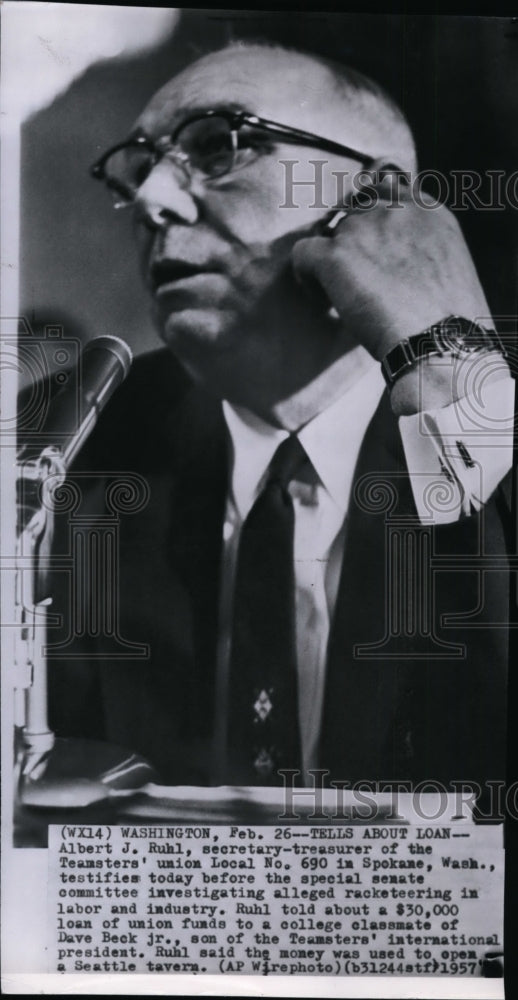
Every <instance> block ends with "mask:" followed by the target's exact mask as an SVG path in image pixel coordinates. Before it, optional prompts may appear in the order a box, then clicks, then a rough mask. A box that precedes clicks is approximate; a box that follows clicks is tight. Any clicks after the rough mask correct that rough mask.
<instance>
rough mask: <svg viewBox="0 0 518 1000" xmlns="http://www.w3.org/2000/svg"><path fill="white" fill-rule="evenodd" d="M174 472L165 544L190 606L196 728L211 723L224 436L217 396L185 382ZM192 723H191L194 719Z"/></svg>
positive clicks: (223, 495) (225, 457)
mask: <svg viewBox="0 0 518 1000" xmlns="http://www.w3.org/2000/svg"><path fill="white" fill-rule="evenodd" d="M172 433H173V434H174V438H175V446H174V455H175V476H174V486H173V497H172V522H171V550H172V557H173V560H174V564H175V567H176V569H177V572H178V573H179V575H180V578H181V580H182V582H183V584H184V586H185V588H186V589H187V591H188V594H189V597H190V606H191V609H192V623H191V626H192V629H191V635H192V644H193V660H192V670H193V676H192V677H191V681H192V684H193V685H196V687H197V690H198V695H199V717H198V719H197V720H196V728H197V729H199V731H200V733H202V734H203V735H209V734H210V732H211V729H212V724H213V705H214V691H215V672H216V671H215V664H216V641H217V626H218V609H219V584H220V573H221V555H222V525H223V518H224V512H225V501H226V492H227V476H228V472H227V470H228V442H227V431H226V424H225V421H224V417H223V412H222V407H221V404H220V402H219V401H218V400H216V399H214V398H212V397H210V396H209V395H207V394H206V393H204V392H201V391H199V390H198V389H197V388H191V389H190V390H189V391H188V393H187V395H186V398H185V400H184V403H183V406H182V408H181V413H180V416H179V418H178V415H176V417H175V423H174V428H172ZM192 721H193V725H194V724H195V720H192Z"/></svg>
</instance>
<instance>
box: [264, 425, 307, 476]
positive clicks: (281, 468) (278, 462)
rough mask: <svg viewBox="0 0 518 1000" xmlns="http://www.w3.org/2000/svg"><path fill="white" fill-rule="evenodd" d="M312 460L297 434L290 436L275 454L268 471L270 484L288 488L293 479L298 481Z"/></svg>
mask: <svg viewBox="0 0 518 1000" xmlns="http://www.w3.org/2000/svg"><path fill="white" fill-rule="evenodd" d="M310 465H311V463H310V460H309V458H308V456H307V453H306V451H305V450H304V448H303V446H302V445H301V443H300V441H299V439H298V437H297V435H296V434H290V436H289V437H288V438H286V440H285V441H283V442H282V444H280V445H279V447H278V448H277V451H276V452H275V454H274V456H273V458H272V460H271V462H270V466H269V470H268V482H269V483H272V482H273V483H280V485H281V486H282V487H286V486H287V485H288V483H290V482H291V480H292V479H297V478H298V475H300V473H301V472H302V469H303V468H304V467H308V466H310Z"/></svg>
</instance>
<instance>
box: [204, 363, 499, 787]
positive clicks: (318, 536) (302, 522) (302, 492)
mask: <svg viewBox="0 0 518 1000" xmlns="http://www.w3.org/2000/svg"><path fill="white" fill-rule="evenodd" d="M384 387H385V383H384V380H383V376H382V373H381V369H380V367H379V365H378V364H377V363H376V362H374V361H373V364H372V366H371V367H370V368H369V369H368V370H367V371H366V373H364V374H363V376H362V377H361V378H359V380H358V381H357V382H356V383H355V384H354V385H353V386H352V387H351V388H350V389H348V390H347V391H346V392H345V393H344V394H343V396H341V397H340V398H339V399H338V400H336V401H335V402H334V403H332V404H331V405H330V406H329V407H328V408H327V409H325V410H323V411H322V412H321V413H319V414H318V415H317V416H316V417H314V419H313V420H311V421H310V422H309V423H308V424H306V425H305V426H304V427H303V428H302V429H301V430H300V431H299V432H298V437H299V439H300V441H301V443H302V445H303V446H304V448H305V450H306V452H307V455H308V457H309V459H310V461H311V463H312V465H313V467H314V469H315V471H316V473H317V476H318V479H319V481H318V483H317V484H315V485H308V484H307V483H297V482H296V481H295V482H292V483H291V484H290V487H289V489H290V493H291V495H292V498H293V505H294V513H295V529H294V562H295V567H294V568H295V590H296V592H295V602H296V648H297V669H298V698H299V704H298V710H299V722H300V732H301V742H302V756H303V768H304V771H305V772H307V770H308V769H309V768H315V767H318V743H319V738H320V727H321V718H322V707H323V698H324V687H325V685H324V681H325V669H326V659H327V643H328V638H329V627H330V621H331V619H332V615H333V611H334V607H335V602H336V597H337V591H338V583H339V577H340V570H341V564H342V557H343V543H344V533H345V519H346V516H347V510H348V505H349V498H350V494H351V486H352V481H353V474H354V469H355V466H356V462H357V459H358V455H359V451H360V447H361V444H362V442H363V439H364V436H365V432H366V430H367V426H368V424H369V423H370V421H371V419H372V417H373V415H374V412H375V410H376V408H377V406H378V403H379V401H380V398H381V395H382V392H383V389H384ZM513 406H514V381H513V380H512V379H511V378H509V377H506V378H503V379H502V380H501V381H499V382H498V383H493V384H492V385H491V386H487V387H486V391H485V394H484V399H483V407H482V409H481V402H480V400H479V399H477V405H476V407H475V405H474V403H473V402H472V403H471V405H468V404H467V403H466V401H464V404H462V401H460V402H459V403H454V404H452V405H451V406H448V407H444V408H443V409H441V410H436V411H434V412H430V413H417V414H413V415H412V416H407V417H401V418H400V422H399V426H400V431H401V436H402V440H403V447H404V450H405V457H406V461H407V467H408V469H409V472H410V479H411V483H412V489H413V493H414V498H415V502H416V506H417V510H418V513H419V517H420V519H421V521H422V522H423V523H445V522H448V521H453V520H456V519H457V518H458V517H459V516H460V515H461V514H462V513H470V512H472V511H473V510H477V509H479V508H480V506H481V505H482V503H484V502H485V500H487V499H488V497H489V496H490V494H491V493H492V492H493V490H494V488H495V487H496V486H497V484H498V482H499V481H500V480H501V479H502V478H503V476H504V475H505V474H506V472H507V471H508V469H509V468H510V467H511V464H512V422H513V416H512V415H513ZM223 411H224V415H225V420H226V423H227V426H228V430H229V433H230V438H231V442H232V456H231V469H230V480H229V482H230V486H229V491H228V496H227V504H226V515H225V523H224V529H223V539H224V553H223V567H222V580H221V600H220V619H219V621H220V627H219V638H218V653H217V674H218V681H217V698H216V718H217V726H218V730H219V734H218V735H219V738H218V739H217V745H219V746H221V742H222V737H223V734H224V732H225V731H226V721H227V714H226V713H227V687H228V672H229V664H230V643H231V630H232V594H233V588H234V579H235V570H236V561H237V550H238V543H239V535H240V530H241V526H242V524H243V521H244V520H245V518H246V516H247V514H248V512H249V511H250V509H251V507H252V505H253V503H254V501H255V500H256V498H257V496H258V495H259V493H260V492H261V489H262V488H263V486H264V484H265V481H266V474H267V470H268V466H269V464H270V462H271V459H272V458H273V455H274V453H275V451H276V449H277V447H278V446H279V444H280V443H281V442H282V441H283V440H284V439H285V438H287V437H288V436H289V435H288V431H285V430H281V429H279V428H276V427H273V426H271V425H270V424H267V423H266V422H265V421H263V420H261V419H260V418H259V417H257V416H255V415H254V414H252V413H251V412H249V411H247V410H244V409H241V408H238V407H235V406H232V405H231V404H230V403H228V402H227V401H224V403H223ZM475 414H476V416H475ZM459 442H460V447H459ZM438 488H439V489H438ZM437 495H438V497H439V499H438V500H437ZM445 497H446V500H445ZM216 770H217V764H216ZM306 783H309V784H311V782H310V781H308V779H307V777H306Z"/></svg>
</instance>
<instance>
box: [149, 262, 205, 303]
mask: <svg viewBox="0 0 518 1000" xmlns="http://www.w3.org/2000/svg"><path fill="white" fill-rule="evenodd" d="M213 270H214V268H212V267H204V266H201V265H199V264H189V263H187V262H186V261H158V262H157V263H155V264H153V266H152V268H151V274H150V283H151V288H152V290H153V292H154V294H155V295H160V294H163V293H165V292H166V291H169V290H170V289H172V288H173V287H174V286H175V285H177V284H178V283H179V282H184V281H187V280H189V279H191V278H198V277H202V276H203V275H206V274H210V273H211V272H212V271H213Z"/></svg>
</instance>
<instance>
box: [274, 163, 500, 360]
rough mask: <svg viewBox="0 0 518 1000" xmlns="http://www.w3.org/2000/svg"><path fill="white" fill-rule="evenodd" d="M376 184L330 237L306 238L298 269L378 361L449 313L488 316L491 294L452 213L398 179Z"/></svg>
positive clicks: (296, 252) (377, 172) (376, 171)
mask: <svg viewBox="0 0 518 1000" xmlns="http://www.w3.org/2000/svg"><path fill="white" fill-rule="evenodd" d="M382 166H383V161H381V160H380V161H379V162H378V164H374V166H373V168H372V170H371V171H369V173H372V175H373V177H374V178H375V179H377V183H375V184H374V185H373V186H372V187H371V188H369V189H368V190H367V191H366V197H365V198H364V199H363V204H362V200H361V199H357V200H356V202H352V203H351V208H350V210H348V211H347V212H346V214H345V215H344V218H343V219H342V220H340V221H338V223H337V225H336V227H335V228H334V229H333V231H332V233H331V234H330V235H326V236H322V235H319V236H313V237H310V238H306V239H303V240H299V241H298V243H297V244H296V245H295V247H294V249H293V266H294V269H295V273H296V275H297V276H298V278H299V280H300V281H301V283H302V284H304V282H307V281H308V280H310V281H311V282H313V283H315V282H318V284H319V285H320V286H321V288H322V289H323V291H324V292H325V294H326V295H327V297H328V299H329V302H330V305H331V306H333V307H334V309H335V310H336V311H337V313H338V315H339V317H340V320H341V321H342V324H343V326H344V328H347V329H348V330H349V331H350V332H354V336H355V337H356V338H357V340H358V341H359V342H360V343H361V344H362V345H363V346H364V347H366V348H367V350H368V351H369V352H370V353H371V354H372V355H373V357H375V358H376V359H377V360H381V359H382V358H383V357H384V356H385V355H386V354H387V352H388V351H389V350H390V349H391V348H392V347H394V346H395V344H397V343H398V342H399V341H401V340H404V339H405V338H406V337H409V336H411V335H412V334H415V333H419V332H420V331H422V330H425V329H426V328H427V327H429V326H430V325H431V324H433V323H436V322H438V321H439V320H441V319H443V318H444V317H445V316H448V315H450V314H454V315H460V316H465V317H467V318H469V319H474V318H476V317H481V316H482V317H487V316H489V307H488V305H487V302H486V299H485V296H484V292H483V290H482V287H481V285H480V281H479V279H478V275H477V273H476V270H475V267H474V264H473V261H472V258H471V255H470V253H469V250H468V248H467V245H466V242H465V240H464V237H463V235H462V232H461V229H460V226H459V224H458V222H457V220H456V219H455V217H454V216H453V215H452V213H451V212H450V211H449V210H448V209H447V208H446V207H445V206H444V205H437V203H436V202H435V201H433V200H432V199H431V198H429V197H427V196H426V195H425V194H423V193H421V194H419V197H418V198H417V199H416V198H415V196H414V194H413V191H412V189H411V187H410V185H409V184H399V186H398V191H397V192H395V191H394V186H393V185H394V176H392V177H391V175H390V173H387V174H386V175H384V174H383V173H382V171H381V167H382Z"/></svg>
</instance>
